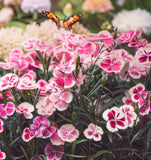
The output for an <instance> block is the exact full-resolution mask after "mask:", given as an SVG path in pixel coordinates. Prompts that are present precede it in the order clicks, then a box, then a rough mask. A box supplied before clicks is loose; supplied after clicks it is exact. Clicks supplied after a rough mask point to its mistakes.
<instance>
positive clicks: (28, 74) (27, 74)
mask: <svg viewBox="0 0 151 160" xmlns="http://www.w3.org/2000/svg"><path fill="white" fill-rule="evenodd" d="M19 76H21V77H28V78H29V79H30V80H36V78H37V75H36V73H35V72H34V71H33V70H26V71H25V72H23V73H22V72H20V73H19Z"/></svg>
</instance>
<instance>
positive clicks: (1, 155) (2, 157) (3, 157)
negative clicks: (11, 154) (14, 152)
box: [0, 150, 6, 160]
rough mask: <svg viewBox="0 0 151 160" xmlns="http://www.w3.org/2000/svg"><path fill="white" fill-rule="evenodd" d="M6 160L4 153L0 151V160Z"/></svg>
mask: <svg viewBox="0 0 151 160" xmlns="http://www.w3.org/2000/svg"><path fill="white" fill-rule="evenodd" d="M3 159H6V153H4V152H2V151H1V150H0V160H3Z"/></svg>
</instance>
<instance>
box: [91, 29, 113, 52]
mask: <svg viewBox="0 0 151 160" xmlns="http://www.w3.org/2000/svg"><path fill="white" fill-rule="evenodd" d="M89 40H90V41H97V42H98V41H100V42H101V43H99V44H101V46H100V47H102V49H103V50H104V49H109V48H110V47H111V48H113V45H114V43H115V40H114V39H113V35H112V34H111V33H110V32H108V31H105V30H104V31H100V32H99V33H98V34H97V35H96V36H94V37H92V38H90V39H89Z"/></svg>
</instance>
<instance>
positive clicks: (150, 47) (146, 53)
mask: <svg viewBox="0 0 151 160" xmlns="http://www.w3.org/2000/svg"><path fill="white" fill-rule="evenodd" d="M136 59H138V62H139V63H151V43H149V44H147V45H146V46H145V47H141V48H139V49H138V50H137V52H136Z"/></svg>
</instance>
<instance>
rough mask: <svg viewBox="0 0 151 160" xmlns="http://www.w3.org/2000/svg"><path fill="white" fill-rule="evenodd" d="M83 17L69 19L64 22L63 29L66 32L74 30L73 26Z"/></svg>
mask: <svg viewBox="0 0 151 160" xmlns="http://www.w3.org/2000/svg"><path fill="white" fill-rule="evenodd" d="M81 17H82V15H81V14H79V15H74V16H72V17H69V18H68V19H66V20H64V21H63V27H64V28H65V29H66V30H70V29H72V25H73V24H75V23H76V22H77V21H78V20H79V19H80V18H81Z"/></svg>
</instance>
